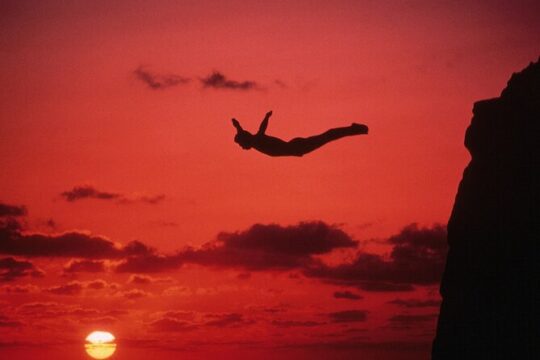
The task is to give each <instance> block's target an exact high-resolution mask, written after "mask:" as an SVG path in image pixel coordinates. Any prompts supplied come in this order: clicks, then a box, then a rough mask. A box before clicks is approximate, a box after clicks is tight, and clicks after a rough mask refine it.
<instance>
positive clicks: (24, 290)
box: [0, 284, 39, 294]
mask: <svg viewBox="0 0 540 360" xmlns="http://www.w3.org/2000/svg"><path fill="white" fill-rule="evenodd" d="M0 289H1V291H2V292H3V293H7V294H28V293H34V292H37V291H39V288H38V287H37V286H35V285H30V284H27V285H4V286H2V287H0Z"/></svg>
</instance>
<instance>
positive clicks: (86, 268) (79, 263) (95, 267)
mask: <svg viewBox="0 0 540 360" xmlns="http://www.w3.org/2000/svg"><path fill="white" fill-rule="evenodd" d="M81 272H87V273H98V272H105V263H104V262H103V261H99V260H71V261H70V262H69V263H67V264H66V266H64V273H69V274H73V273H81Z"/></svg>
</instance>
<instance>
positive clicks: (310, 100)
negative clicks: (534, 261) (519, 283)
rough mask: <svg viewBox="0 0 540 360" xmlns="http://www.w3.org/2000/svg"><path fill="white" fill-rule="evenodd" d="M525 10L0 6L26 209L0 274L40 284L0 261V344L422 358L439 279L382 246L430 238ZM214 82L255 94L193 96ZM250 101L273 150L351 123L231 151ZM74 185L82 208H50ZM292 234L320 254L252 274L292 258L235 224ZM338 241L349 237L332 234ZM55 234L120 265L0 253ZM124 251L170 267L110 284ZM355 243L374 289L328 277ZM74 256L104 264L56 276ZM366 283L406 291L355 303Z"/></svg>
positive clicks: (521, 52) (250, 125) (524, 46)
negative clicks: (378, 263)
mask: <svg viewBox="0 0 540 360" xmlns="http://www.w3.org/2000/svg"><path fill="white" fill-rule="evenodd" d="M539 15H540V6H538V4H536V3H535V2H534V1H517V2H512V3H509V2H502V1H489V2H488V1H467V2H461V1H459V2H452V3H442V2H431V1H412V2H407V4H405V3H404V2H400V1H386V2H376V1H333V2H328V1H294V2H291V1H273V2H271V3H268V2H261V1H179V2H178V1H159V2H151V1H115V2H113V3H111V2H106V1H79V2H75V3H71V4H65V3H62V2H56V1H50V2H42V1H1V2H0V44H1V46H0V48H1V49H2V56H1V57H0V64H1V71H0V79H1V83H2V88H3V91H1V92H0V103H1V106H0V140H1V141H0V163H1V164H2V171H1V172H0V203H2V204H5V205H13V206H25V207H26V209H27V213H26V214H19V215H13V214H7V213H6V215H5V216H4V217H3V220H2V221H3V222H2V223H1V224H2V225H3V226H7V225H6V224H7V222H8V220H9V219H11V220H9V221H16V222H17V223H19V225H20V228H19V229H18V230H16V231H15V235H13V233H9V234H8V233H7V232H6V234H7V235H6V234H1V235H2V236H3V237H4V238H0V241H4V242H5V244H8V245H0V251H1V253H0V264H1V260H2V259H6V258H12V259H14V260H15V261H17V262H25V261H29V262H30V263H31V264H32V266H33V267H34V268H35V269H38V268H39V269H40V271H42V272H43V273H44V275H43V276H39V277H36V276H33V275H36V274H33V273H30V272H25V271H26V270H25V271H23V272H22V273H16V274H15V273H13V274H15V275H13V276H12V273H10V272H9V271H11V270H9V269H12V268H8V267H9V266H17V265H16V264H15V265H13V264H14V263H9V264H8V262H6V263H5V264H7V265H5V269H7V270H4V271H6V273H2V272H1V271H3V270H2V267H1V266H2V265H0V279H2V283H0V334H1V335H2V341H0V354H2V353H5V354H6V355H13V356H15V355H17V356H18V358H20V359H33V358H35V356H36V354H38V353H39V354H40V356H41V357H42V358H44V359H53V358H54V359H57V358H59V356H61V358H69V359H79V358H80V359H83V358H85V357H86V355H85V354H84V351H83V348H82V344H83V340H84V338H85V336H86V335H87V333H89V332H90V331H91V330H94V328H96V327H97V328H102V329H108V330H110V331H112V332H113V333H114V334H115V335H116V337H117V338H118V341H119V347H118V353H117V354H116V355H115V358H118V359H143V358H147V356H148V354H152V356H154V357H155V359H156V360H158V359H172V358H175V359H176V358H178V356H180V355H179V354H182V356H183V358H186V359H205V358H209V357H211V356H219V358H223V359H244V358H246V359H247V358H252V357H253V356H258V357H260V358H261V359H266V358H268V359H270V358H275V357H276V356H279V357H283V358H290V359H293V358H294V359H302V358H306V359H307V358H309V359H316V358H321V359H330V358H335V359H341V358H349V356H351V354H355V355H362V356H363V358H365V359H372V358H373V359H374V358H377V359H409V358H410V359H426V358H428V356H429V342H430V341H431V338H432V336H433V330H434V324H435V317H434V314H436V313H437V312H438V308H437V304H436V303H437V300H438V295H437V293H436V291H437V286H438V284H437V281H436V280H434V279H429V280H425V279H424V280H422V279H416V278H415V279H414V280H410V281H409V280H407V281H406V280H403V279H398V278H396V277H395V276H396V275H395V273H394V272H393V271H394V270H395V269H394V268H391V266H394V265H392V264H394V263H396V264H397V263H399V261H401V260H399V259H402V258H401V257H399V256H402V254H401V255H400V254H398V252H397V251H396V254H397V255H395V257H392V256H393V255H392V254H393V253H392V249H396V248H398V247H399V246H400V244H406V246H409V245H410V246H411V247H412V248H413V249H416V246H417V245H415V244H416V243H414V241H417V240H416V239H420V238H421V236H424V235H425V236H427V237H429V239H432V238H433V239H434V240H433V241H438V240H440V239H439V237H437V236H439V235H440V234H439V233H437V232H436V229H437V228H436V227H433V226H434V224H436V223H442V224H444V223H445V222H446V221H447V219H448V217H449V214H450V210H451V208H452V205H453V200H454V196H455V193H456V189H457V185H458V182H459V180H460V178H461V172H462V171H463V168H464V167H465V165H466V164H467V162H468V160H469V156H468V154H467V152H466V150H465V148H464V147H463V137H464V131H465V129H466V127H467V125H468V123H469V122H470V118H471V109H472V104H473V102H474V101H476V100H479V99H484V98H489V97H494V96H498V94H499V92H500V91H501V89H502V88H503V87H504V86H505V83H506V81H507V80H508V78H509V76H510V75H511V73H512V72H513V71H518V70H519V69H521V68H523V67H524V66H525V65H527V64H528V62H530V61H532V60H534V59H536V58H537V57H538V55H539V54H538V44H539V43H540V27H539V25H538V21H537V20H538V16H539ZM137 69H140V70H142V71H143V72H144V73H145V74H147V75H148V76H149V78H147V79H146V81H144V79H142V77H141V76H137V73H136V70H137ZM214 71H218V72H220V73H222V74H224V75H225V76H226V77H227V79H230V80H232V81H237V82H238V83H242V82H245V81H250V82H253V83H255V85H254V86H253V87H251V88H248V89H244V90H242V89H238V88H234V86H229V87H230V88H228V89H224V88H217V87H212V86H206V87H205V86H204V79H206V78H207V77H208V76H210V75H211V74H212V73H213V72H214ZM139 75H140V72H139ZM148 79H151V80H148ZM164 79H165V80H164ZM167 79H168V81H169V86H167V85H165V86H162V87H161V88H152V87H151V86H149V85H152V83H151V82H152V81H154V85H155V87H157V86H158V85H156V84H157V83H156V82H159V81H162V82H163V81H167ZM182 79H186V80H185V81H182ZM187 79H189V81H188V80H187ZM268 110H273V111H274V115H273V117H272V118H271V120H270V125H269V128H268V131H267V132H268V133H269V134H271V135H274V136H279V137H282V138H285V139H290V138H293V137H296V136H307V135H313V134H317V133H320V132H323V131H325V130H326V129H328V128H331V127H336V126H346V125H349V124H350V123H351V122H361V123H365V124H367V125H368V126H369V128H370V133H369V135H368V136H361V137H353V138H347V139H342V140H339V141H337V142H335V143H332V144H329V145H326V146H325V147H323V148H321V149H319V150H317V151H315V152H314V153H312V154H308V155H306V156H304V157H302V158H270V157H267V156H265V155H263V154H260V153H257V152H256V151H255V150H250V151H244V150H242V149H241V148H240V147H238V146H237V145H236V144H235V143H234V142H233V137H234V128H233V127H232V126H231V123H230V119H231V118H232V117H236V118H237V119H239V120H240V122H241V123H242V125H243V126H244V127H245V128H246V129H249V130H252V131H255V130H256V129H257V127H258V125H259V122H260V121H261V120H262V118H263V116H264V114H265V113H266V111H268ZM80 186H86V187H87V188H89V189H94V190H96V191H97V192H96V193H94V196H93V197H94V198H91V197H92V196H90V198H88V197H87V198H80V197H79V198H77V199H74V201H67V200H68V199H67V195H62V193H65V194H67V193H68V192H69V191H71V190H73V189H74V188H76V187H80ZM99 192H101V195H99ZM96 194H97V195H96ZM103 194H108V195H109V196H105V195H103ZM100 196H101V197H106V198H105V199H103V198H96V197H100ZM107 197H108V198H107ZM0 216H2V215H0ZM302 221H303V222H307V223H308V224H316V222H318V221H321V222H322V224H323V229H325V231H326V230H328V231H330V235H329V237H328V238H324V239H323V240H321V241H322V242H323V243H324V242H325V241H327V242H330V243H328V244H327V243H324V244H323V245H324V246H326V245H328V246H327V247H325V248H324V250H321V249H322V248H321V249H318V250H313V251H312V252H309V251H308V250H306V249H305V248H302V249H300V248H299V249H298V251H299V253H301V255H298V254H299V253H295V254H293V255H291V258H290V259H289V258H287V259H289V260H291V261H293V262H294V264H292V265H291V264H290V263H288V265H287V266H281V267H280V266H277V267H276V266H274V265H268V264H266V265H264V266H263V265H261V266H260V267H259V268H257V267H256V266H254V265H253V264H259V263H258V262H257V261H255V260H254V261H253V264H252V263H251V262H250V261H251V260H249V258H250V256H259V255H260V256H263V257H264V259H266V258H265V256H267V255H268V254H266V253H265V251H266V252H267V251H270V252H271V256H274V255H276V254H278V255H279V256H282V255H283V256H285V255H284V254H286V253H287V251H289V250H287V249H286V250H283V251H282V249H278V250H276V249H270V248H268V247H267V245H266V243H265V242H263V241H259V240H260V238H259V237H257V236H260V234H259V235H257V234H258V233H257V234H254V235H253V234H252V233H251V232H249V229H250V228H251V227H252V226H253V225H254V224H262V225H261V226H262V228H261V229H262V230H261V232H262V233H264V234H266V233H267V232H271V227H270V226H268V225H269V224H276V226H277V228H278V229H280V230H279V231H282V232H281V233H280V234H289V232H291V233H294V234H296V235H294V236H304V234H305V231H308V230H309V229H308V230H306V229H304V228H302V227H301V226H298V224H299V222H302ZM411 223H418V224H419V227H417V228H412V230H411V231H409V232H406V231H405V232H402V229H403V228H404V227H406V226H407V225H409V224H411ZM314 226H315V225H314ZM310 229H311V228H310ZM309 231H311V230H309ZM309 231H308V232H309ZM336 231H343V233H342V234H344V235H343V236H345V237H346V238H347V239H349V240H347V241H349V242H348V243H347V244H348V245H343V246H341V247H340V246H337V245H336V244H335V243H332V241H334V240H333V239H334V237H332V236H338V235H336V234H337V233H335V232H336ZM66 232H71V233H74V232H75V233H77V234H79V233H81V234H83V235H81V236H82V237H85V236H86V237H90V236H91V235H90V234H92V235H99V236H102V237H103V239H102V238H99V239H102V240H103V241H106V242H108V241H112V242H114V243H115V244H116V245H115V246H116V248H115V249H117V252H118V254H116V253H115V255H110V254H109V255H103V256H101V257H89V256H87V254H85V253H84V252H81V253H76V254H75V255H73V254H72V255H73V256H69V255H66V254H61V253H54V251H52V252H50V251H49V252H46V254H45V253H30V252H28V251H29V250H14V248H13V247H12V246H11V245H9V244H11V243H8V240H9V239H8V237H9V236H16V237H18V239H19V240H17V241H21V239H23V238H24V239H30V240H31V241H34V240H35V239H34V238H32V237H31V236H30V235H31V234H33V233H40V234H43V239H44V241H45V242H46V241H54V239H58V238H59V237H61V236H62V234H65V233H66ZM223 232H224V233H227V234H228V235H226V236H225V238H226V239H236V240H234V241H238V244H246V243H247V242H249V241H251V240H250V239H252V240H253V239H255V240H253V241H255V243H254V244H255V245H253V247H254V248H249V249H248V251H247V252H245V253H244V252H241V255H238V254H237V253H236V252H235V251H237V250H238V248H236V247H234V246H236V245H238V244H237V243H235V244H236V245H234V246H233V245H230V244H232V242H231V243H229V242H227V241H228V240H225V241H222V242H219V241H218V242H216V240H218V239H222V238H220V237H218V234H220V233H223ZM298 234H300V235H298ZM340 234H341V232H340ZM398 234H399V236H398V237H397V238H399V239H405V240H403V241H404V242H403V243H400V242H396V241H397V240H396V241H394V242H392V241H393V240H392V236H397V235H398ZM419 234H420V235H419ZM422 234H424V235H422ZM426 234H427V235H426ZM235 236H236V237H235ZM283 236H285V235H283ZM294 236H293V240H294V239H296V238H294ZM310 236H311V235H310ZM339 236H341V235H339ZM32 239H33V240H32ZM269 239H270V240H269V241H276V242H277V243H279V241H281V240H280V239H274V238H273V237H272V236H270V237H269ZM309 239H311V238H310V237H309V236H308V240H309ZM30 240H29V241H30ZM133 240H138V241H140V242H142V243H144V244H146V246H148V247H152V248H154V249H155V250H153V251H150V252H149V253H148V254H150V255H149V256H157V257H158V260H156V261H158V262H160V264H161V263H162V262H164V261H171V262H174V266H170V267H168V268H166V269H161V271H159V272H153V273H150V274H143V273H144V271H143V270H144V269H142V268H141V269H138V268H137V270H141V271H128V272H119V270H118V269H117V267H118V266H119V264H121V263H122V261H127V259H128V258H129V256H131V255H130V254H128V250H125V249H124V248H122V247H123V246H126V245H127V244H128V243H129V242H130V241H133ZM222 240H223V239H222ZM70 241H71V240H70ZM73 241H75V240H73ZM77 241H78V240H77ZM231 241H232V240H231ZM430 241H431V240H430ZM204 244H207V245H206V246H207V247H208V244H211V245H210V247H211V248H212V246H218V247H219V246H222V247H223V249H224V250H223V249H222V250H223V251H221V250H219V251H218V250H216V251H215V253H214V252H211V251H209V252H208V253H205V252H204V249H205V248H204V247H202V248H201V246H203V245H204ZM228 244H229V245H228ZM250 244H251V243H250ZM308 245H309V243H308ZM10 246H11V247H10ZM187 246H191V247H193V249H192V253H188V252H186V250H185V248H186V247H187ZM227 246H229V247H230V248H229V247H227ZM239 246H240V245H239ZM241 246H244V245H241ZM245 246H247V245H245ZM250 246H251V245H250ZM321 246H322V245H321ZM403 246H405V245H403ZM33 249H35V247H34V248H33ZM44 249H47V246H45V247H44ZM212 249H213V248H212ZM220 249H221V248H220ZM241 249H244V248H241ZM253 249H255V250H256V254H255V253H253V252H252V251H253ZM400 249H401V248H400ZM407 249H408V248H407ZM434 249H435V248H433V249H432V248H429V251H432V250H433V251H435V253H436V254H439V253H438V252H437V251H439V250H440V249H438V248H437V249H435V250H434ZM214 250H215V249H214ZM214 250H212V251H214ZM25 251H26V252H25ZM32 251H33V250H32ZM36 251H37V250H36ZM115 251H116V250H115ZM242 251H244V250H242ZM358 251H360V254H372V255H373V256H375V257H377V259H379V260H381V259H382V260H383V261H384V266H387V267H390V268H389V269H390V270H388V269H387V268H385V269H386V270H385V271H387V270H388V271H389V272H390V273H391V274H393V275H392V276H394V277H392V278H388V279H386V278H385V276H386V275H384V276H383V275H380V274H379V275H377V274H375V273H374V272H373V268H369V269H367V270H362V271H360V270H358V269H357V268H355V269H356V270H355V271H356V272H354V274H352V275H350V274H349V273H347V274H346V275H343V274H342V273H339V274H338V273H337V271H338V270H336V269H341V268H339V266H340V264H341V265H343V264H345V265H347V264H348V265H350V264H356V263H355V261H358V263H357V265H358V266H362V265H361V264H363V262H362V261H365V259H363V258H362V257H361V256H360V255H358V254H357V252H358ZM440 251H443V250H440ZM177 252H178V253H177ZM126 254H128V255H126ZM430 254H431V253H430ZM286 255H287V256H289V255H290V254H288V253H287V254H286ZM145 256H146V255H145ZM276 256H277V255H276ZM430 256H431V255H430ZM321 257H322V260H321ZM77 259H78V260H84V259H85V260H88V261H94V262H99V263H100V264H101V265H102V266H103V268H100V269H99V271H97V272H93V273H85V272H82V273H80V272H77V273H70V274H66V272H65V270H63V268H64V267H65V266H66V264H67V263H69V262H70V261H71V260H77ZM144 259H146V260H147V258H144ZM224 259H225V260H224ZM246 259H247V260H246ZM253 259H257V258H256V257H253ZM276 259H277V258H276ZM280 259H281V258H280ZM407 259H408V258H407ZM415 259H416V258H415ZM146 260H145V261H146ZM266 260H268V259H266ZM271 260H272V261H274V258H273V257H272V258H271ZM398 260H399V261H398ZM416 260H418V259H416ZM416 260H414V261H416ZM420 260H421V259H420ZM268 261H269V260H268ZM321 261H322V263H321ZM392 261H394V262H392ZM407 261H408V260H407ZM411 261H412V260H411ZM422 261H423V260H422ZM101 262H103V263H101ZM10 264H11V265H10ZM321 264H322V265H321ZM398 265H399V264H398ZM334 266H335V268H334ZM396 266H397V265H396ZM347 269H349V268H347ZM146 270H148V269H146ZM359 271H360V272H359ZM364 272H365V274H367V275H366V276H368V277H369V276H375V277H377V276H379V277H377V278H376V279H374V280H377V281H379V280H380V281H383V282H384V284H386V285H388V282H391V283H393V284H394V285H395V284H400V285H403V286H405V285H406V286H409V289H408V290H407V291H396V289H394V291H385V292H382V291H374V289H373V288H372V289H368V287H367V286H365V283H364V281H366V279H365V278H358V276H364V275H362V274H364ZM2 274H3V277H2ZM32 274H33V275H32ZM135 274H140V275H142V278H144V279H145V280H143V281H141V282H136V281H135V282H134V281H133V279H134V278H133V276H134V275H135ZM323 274H324V275H323ZM148 276H151V278H148ZM354 276H356V277H355V278H352V277H354ZM388 276H390V275H388ZM130 277H131V280H132V281H130ZM390 277H391V276H390ZM96 279H102V280H103V281H105V282H104V283H100V284H101V285H95V284H94V285H90V284H91V282H92V280H96ZM70 282H72V283H71V285H72V290H73V291H71V293H70V292H69V291H67V292H65V291H62V290H58V291H55V290H54V289H59V288H58V287H61V286H64V285H66V284H69V283H70ZM73 284H75V285H73ZM411 286H412V287H411ZM402 290H404V288H403V289H402ZM338 293H340V294H342V296H340V295H339V294H338ZM343 294H345V295H343ZM355 296H356V297H360V298H354V297H355ZM344 297H345V298H344ZM396 299H399V300H400V301H397V302H396V301H395V300H396ZM403 300H407V301H403ZM411 300H414V301H412V302H411ZM391 301H394V303H389V302H391ZM415 301H416V302H415ZM60 309H62V311H61V312H60ZM51 314H53V315H51ZM336 314H338V315H336ZM339 314H341V315H339ZM362 314H363V315H362ZM340 316H345V317H346V319H345V320H343V319H342V318H340ZM411 329H412V330H411ZM79 342H80V344H79ZM426 344H427V345H426ZM59 354H64V355H59ZM65 354H69V355H65ZM216 354H218V355H216ZM62 356H65V357H62Z"/></svg>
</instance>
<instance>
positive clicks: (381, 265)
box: [304, 224, 447, 291]
mask: <svg viewBox="0 0 540 360" xmlns="http://www.w3.org/2000/svg"><path fill="white" fill-rule="evenodd" d="M386 242H387V243H388V244H390V245H392V246H393V248H392V251H391V253H390V257H389V258H388V259H386V258H384V257H383V256H380V255H376V254H368V253H364V252H360V253H358V254H357V256H356V258H355V259H354V260H353V261H351V262H349V263H343V264H339V265H336V266H328V265H326V264H324V263H322V262H319V263H318V264H315V266H310V267H309V268H307V269H306V270H305V272H304V274H305V275H306V276H308V277H313V278H319V279H321V280H323V281H326V282H330V283H334V284H339V285H349V286H355V287H358V288H360V289H362V290H365V291H409V290H412V289H413V285H430V284H436V283H438V282H439V281H440V278H441V275H442V271H443V269H444V264H445V257H446V251H447V250H446V249H447V245H446V230H445V228H444V227H443V226H441V225H435V226H433V227H431V228H419V227H418V226H417V225H416V224H411V225H409V226H407V227H405V228H404V229H403V230H402V231H401V232H400V233H399V234H397V235H395V236H392V237H390V238H388V239H387V241H386Z"/></svg>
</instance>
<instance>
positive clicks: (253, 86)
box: [200, 71, 260, 91]
mask: <svg viewBox="0 0 540 360" xmlns="http://www.w3.org/2000/svg"><path fill="white" fill-rule="evenodd" d="M200 81H201V83H202V84H203V86H204V87H208V88H214V89H228V90H243V91H247V90H257V89H259V90H260V87H259V85H258V84H257V82H255V81H252V80H244V81H237V80H230V79H228V78H227V77H226V76H225V75H223V74H222V73H221V72H219V71H214V72H213V73H212V74H210V75H208V76H207V77H205V78H201V79H200Z"/></svg>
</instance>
